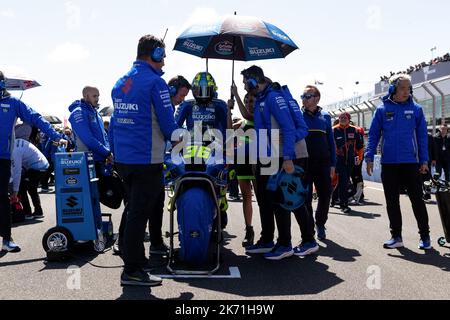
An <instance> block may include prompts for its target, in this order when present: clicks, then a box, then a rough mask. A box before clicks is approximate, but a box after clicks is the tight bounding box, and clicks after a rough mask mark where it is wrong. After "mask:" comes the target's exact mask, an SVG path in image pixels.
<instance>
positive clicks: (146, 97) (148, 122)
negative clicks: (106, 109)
mask: <svg viewBox="0 0 450 320" xmlns="http://www.w3.org/2000/svg"><path fill="white" fill-rule="evenodd" d="M162 75H163V72H161V71H157V70H155V69H153V68H152V67H151V66H150V64H148V63H147V62H145V61H140V60H138V61H136V62H135V63H134V64H133V67H132V68H131V70H130V71H129V72H128V73H127V74H126V75H125V76H124V77H122V78H121V79H120V80H119V81H117V83H116V85H115V86H114V88H113V90H112V100H113V103H114V113H113V118H114V119H113V120H112V121H111V123H110V126H111V125H112V134H111V135H110V136H111V137H112V139H113V148H114V156H115V161H116V162H118V163H122V164H159V163H163V160H164V150H165V146H166V141H170V140H171V137H172V133H173V131H174V130H176V129H177V128H178V126H177V124H176V123H175V120H174V117H173V109H174V108H173V106H172V102H171V100H170V94H169V88H168V86H167V84H166V82H165V81H164V80H163V79H162V78H161V76H162ZM110 130H111V129H110Z"/></svg>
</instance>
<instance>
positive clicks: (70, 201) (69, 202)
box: [66, 196, 78, 208]
mask: <svg viewBox="0 0 450 320" xmlns="http://www.w3.org/2000/svg"><path fill="white" fill-rule="evenodd" d="M66 205H67V206H68V207H71V208H73V207H75V206H77V205H78V199H77V198H75V197H74V196H70V197H69V198H67V201H66Z"/></svg>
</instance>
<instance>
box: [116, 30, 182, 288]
mask: <svg viewBox="0 0 450 320" xmlns="http://www.w3.org/2000/svg"><path fill="white" fill-rule="evenodd" d="M164 48H165V45H164V42H163V41H162V40H160V39H158V38H156V37H154V36H152V35H146V36H143V37H142V38H141V39H140V40H139V44H138V50H137V51H138V53H137V60H136V61H135V62H134V64H133V67H132V68H131V70H130V71H129V72H128V73H127V74H126V75H125V76H123V77H122V78H121V79H119V80H118V81H117V83H116V85H115V86H114V88H113V90H112V99H113V102H114V115H113V116H114V120H113V121H112V122H111V124H110V126H111V125H112V128H110V130H112V137H113V150H114V152H115V161H116V165H117V169H118V172H119V174H120V176H121V177H122V179H123V181H124V187H125V193H126V198H127V201H128V215H127V222H126V227H125V233H124V242H123V246H124V247H123V254H122V257H123V260H124V262H125V267H124V271H123V272H122V276H121V284H122V285H140V286H154V285H159V284H161V282H162V280H161V278H158V277H155V276H153V275H150V274H149V273H147V272H146V270H147V268H146V267H147V266H146V262H147V261H146V257H145V250H144V244H143V243H144V236H145V229H146V226H147V223H148V222H150V225H151V224H152V221H153V215H155V214H159V213H158V210H157V206H158V199H160V197H161V193H163V192H164V184H163V161H164V151H165V148H166V141H170V140H171V136H172V133H173V131H175V130H176V129H177V128H178V126H177V124H176V123H175V121H174V118H173V105H172V102H171V99H170V93H169V88H168V86H167V84H166V83H165V81H164V80H163V79H162V78H161V76H162V75H163V71H162V68H163V67H164V58H165V49H164Z"/></svg>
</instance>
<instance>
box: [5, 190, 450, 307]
mask: <svg viewBox="0 0 450 320" xmlns="http://www.w3.org/2000/svg"><path fill="white" fill-rule="evenodd" d="M365 193H366V198H367V202H368V203H367V205H365V206H355V207H353V209H354V211H353V212H352V213H351V214H350V215H343V214H341V213H340V212H339V210H337V209H334V208H332V209H331V211H330V215H329V221H328V224H327V229H328V230H327V235H328V240H325V241H322V242H319V243H320V251H319V253H318V255H316V256H310V257H307V258H298V257H291V258H288V259H285V260H282V261H267V260H264V259H263V258H262V257H261V256H259V255H255V256H251V257H250V256H247V255H246V254H245V252H244V249H243V248H242V247H241V241H242V238H243V236H244V222H243V215H242V203H240V202H230V209H229V224H228V227H227V230H226V233H225V235H226V241H225V246H224V248H223V251H222V253H223V263H222V265H221V269H220V271H219V272H218V274H217V275H218V276H216V277H214V278H203V279H186V278H177V279H172V278H170V277H169V278H166V279H164V282H163V285H162V286H159V287H154V288H151V289H150V288H136V287H121V286H120V281H119V280H120V274H121V271H122V269H121V268H120V266H121V265H122V260H121V258H120V257H118V256H114V255H112V252H111V251H107V252H105V253H103V254H100V255H93V254H91V253H89V252H83V251H81V252H77V253H76V255H77V258H75V259H72V260H71V261H69V262H67V263H66V262H64V263H46V261H45V252H44V250H43V249H42V245H41V241H42V236H43V234H44V233H45V232H46V231H47V230H48V229H49V228H51V227H52V226H54V225H55V204H54V194H42V195H41V199H42V202H43V208H44V212H45V214H46V217H45V219H44V220H42V221H33V222H28V223H25V224H22V225H17V226H14V228H13V236H14V239H15V240H16V241H17V243H19V244H20V245H21V247H22V252H20V253H16V254H12V253H9V254H4V253H1V254H0V283H1V284H2V286H1V289H0V300H9V299H12V300H15V299H25V300H41V299H44V300H46V299H51V300H72V299H77V300H85V299H88V300H116V299H156V300H158V299H171V300H173V299H182V300H210V299H217V300H229V299H232V300H245V299H255V300H270V299H281V300H309V299H319V300H326V299H344V300H347V299H356V300H365V299H382V300H384V299H450V273H449V271H450V247H439V246H438V244H437V239H438V238H439V237H441V236H443V229H442V225H441V221H440V217H439V212H438V209H437V205H436V204H435V203H431V204H428V205H427V208H428V213H429V217H430V226H431V236H432V241H433V250H431V251H429V252H426V253H425V252H423V251H421V250H419V249H418V247H417V246H418V241H419V235H418V230H417V224H416V222H415V219H414V216H413V213H412V209H411V204H410V202H409V199H408V198H407V197H406V196H402V197H401V207H402V211H403V240H404V243H405V245H406V248H404V249H400V250H385V249H383V248H382V244H383V242H384V241H385V240H387V239H388V238H389V236H390V234H389V228H388V226H389V223H388V218H387V214H386V209H385V201H384V195H383V192H382V186H381V185H380V184H377V183H371V182H366V190H365ZM433 200H434V197H433ZM253 208H254V226H255V231H256V232H257V233H259V231H260V226H259V214H258V207H257V204H256V202H254V203H253ZM104 209H105V208H104ZM103 212H110V213H113V221H114V228H115V231H116V230H117V229H118V225H119V221H120V217H121V212H122V209H118V210H108V209H105V210H104V211H103ZM163 230H164V231H166V230H168V215H165V218H164V227H163ZM292 230H293V242H294V244H297V243H298V242H299V241H300V234H299V228H298V226H297V224H296V222H295V219H294V218H293V219H292ZM148 246H149V245H148V243H146V248H147V250H148ZM153 262H154V263H155V266H157V265H158V264H159V265H161V264H160V263H159V262H160V261H156V260H154V261H153ZM92 264H95V265H97V266H102V267H107V268H99V267H95V266H93V265H92ZM69 267H70V268H69ZM74 267H75V269H73V268H74ZM230 267H231V268H232V269H231V271H232V272H231V274H230ZM68 268H69V269H68ZM154 273H156V274H167V272H166V271H165V268H164V267H159V268H157V269H155V272H154ZM74 276H76V277H77V278H74ZM78 276H79V277H78ZM78 279H79V281H78Z"/></svg>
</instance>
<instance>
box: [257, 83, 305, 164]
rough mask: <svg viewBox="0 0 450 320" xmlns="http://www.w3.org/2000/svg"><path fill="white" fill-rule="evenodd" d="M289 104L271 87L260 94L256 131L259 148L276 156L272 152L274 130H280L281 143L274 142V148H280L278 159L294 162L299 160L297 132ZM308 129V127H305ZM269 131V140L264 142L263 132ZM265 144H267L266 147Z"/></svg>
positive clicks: (280, 93)
mask: <svg viewBox="0 0 450 320" xmlns="http://www.w3.org/2000/svg"><path fill="white" fill-rule="evenodd" d="M289 108H290V106H289V102H288V101H287V100H286V98H285V97H284V95H283V93H282V92H281V91H280V90H274V89H273V88H272V86H271V85H269V86H267V88H266V89H265V90H264V91H262V92H260V93H258V94H257V96H256V101H255V107H254V122H255V129H256V131H257V133H258V147H259V149H260V148H267V155H269V156H271V157H273V156H275V154H274V152H273V150H271V141H272V134H271V130H272V129H279V130H280V136H279V138H280V139H279V141H273V142H274V144H275V145H274V147H276V148H279V155H278V157H282V158H283V159H284V160H294V159H296V158H297V155H296V152H295V144H296V142H297V141H298V140H297V132H296V128H295V123H294V120H293V117H292V115H291V111H290V109H289ZM305 127H306V126H305ZM264 129H265V130H267V135H268V140H267V141H264V140H265V139H262V136H261V133H262V132H261V130H264ZM264 143H266V144H267V146H266V145H264Z"/></svg>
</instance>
